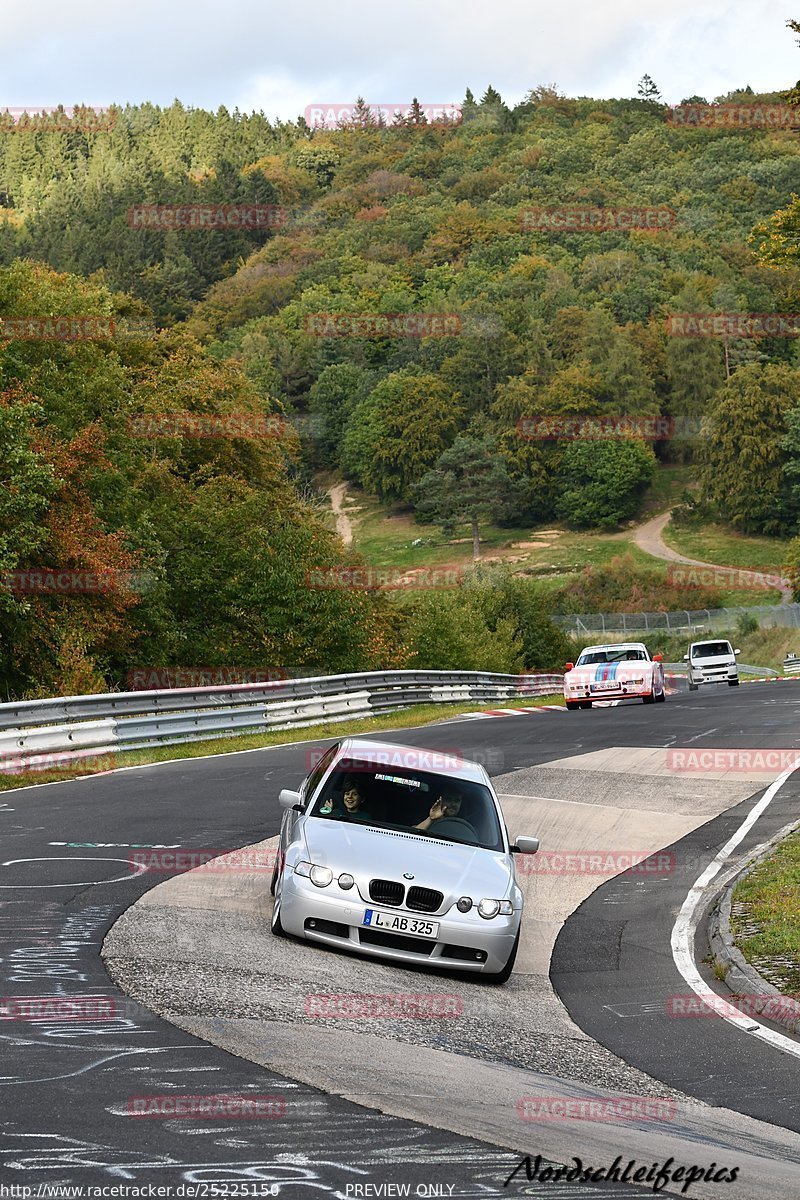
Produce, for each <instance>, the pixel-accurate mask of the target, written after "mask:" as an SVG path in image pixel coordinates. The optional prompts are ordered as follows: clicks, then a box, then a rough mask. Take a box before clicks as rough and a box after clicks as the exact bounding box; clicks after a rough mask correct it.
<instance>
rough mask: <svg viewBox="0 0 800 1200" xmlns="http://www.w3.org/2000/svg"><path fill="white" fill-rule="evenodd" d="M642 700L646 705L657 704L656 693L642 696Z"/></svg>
mask: <svg viewBox="0 0 800 1200" xmlns="http://www.w3.org/2000/svg"><path fill="white" fill-rule="evenodd" d="M642 700H643V701H644V703H645V704H655V702H656V694H655V692H651V693H650V695H649V696H642Z"/></svg>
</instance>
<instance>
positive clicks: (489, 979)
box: [483, 928, 521, 984]
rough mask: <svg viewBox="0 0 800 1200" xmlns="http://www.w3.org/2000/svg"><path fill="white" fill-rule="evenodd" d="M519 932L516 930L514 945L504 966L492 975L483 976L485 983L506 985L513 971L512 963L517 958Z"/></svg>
mask: <svg viewBox="0 0 800 1200" xmlns="http://www.w3.org/2000/svg"><path fill="white" fill-rule="evenodd" d="M520 932H521V928H520V929H518V930H517V936H516V939H515V941H514V945H513V946H512V948H511V953H510V954H509V956H508V959H507V960H506V965H505V966H504V967H503V968H502V970H500V971H495V972H494V973H493V974H492V975H484V976H483V979H484V982H485V983H491V984H500V983H508V980H509V978H510V977H511V972H512V970H513V969H514V961H515V959H516V957H517V951H518V950H519V935H520Z"/></svg>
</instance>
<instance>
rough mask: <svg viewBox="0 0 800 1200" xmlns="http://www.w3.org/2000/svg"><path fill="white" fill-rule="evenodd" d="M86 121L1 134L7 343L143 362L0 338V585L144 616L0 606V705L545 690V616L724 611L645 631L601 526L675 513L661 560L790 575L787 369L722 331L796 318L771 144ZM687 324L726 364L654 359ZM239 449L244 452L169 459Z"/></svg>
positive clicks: (552, 646)
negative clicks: (213, 671) (79, 586)
mask: <svg viewBox="0 0 800 1200" xmlns="http://www.w3.org/2000/svg"><path fill="white" fill-rule="evenodd" d="M718 99H719V100H720V101H721V102H723V103H724V104H729V105H731V104H732V105H734V106H739V108H741V107H742V106H750V110H752V111H762V112H763V111H764V109H763V105H764V104H767V103H772V104H774V103H776V102H778V101H779V100H780V97H778V96H768V97H756V96H753V95H752V93H750V92H748V91H746V90H745V91H742V92H737V93H732V94H731V95H729V96H727V97H720V98H718ZM695 100H697V98H695ZM760 106H761V107H760ZM737 111H738V109H737ZM112 115H113V118H114V119H113V121H111V127H110V128H109V129H108V130H106V131H101V132H81V131H78V130H75V131H72V130H70V131H68V132H67V133H64V132H63V131H61V132H58V131H50V132H31V131H28V132H25V131H23V130H17V131H8V130H6V131H4V132H3V133H2V136H0V264H1V265H0V313H1V314H2V316H3V318H4V319H7V320H10V321H17V322H19V320H20V319H22V318H24V319H26V320H28V321H29V322H30V321H33V324H34V325H36V322H39V321H41V319H42V315H43V314H51V315H53V314H54V315H55V316H58V315H63V316H68V317H70V318H72V319H78V318H80V319H81V320H84V319H87V318H88V319H91V320H92V321H98V320H105V321H111V322H112V323H114V322H115V323H116V324H117V325H118V327H119V329H120V330H121V329H123V327H125V326H126V325H131V326H132V327H135V328H136V329H137V330H138V332H137V333H135V335H134V334H131V333H130V332H129V333H128V334H127V335H126V336H124V337H123V336H122V334H121V333H119V334H115V335H114V336H112V337H110V338H109V337H106V336H105V335H102V334H100V335H95V336H94V337H93V338H91V337H90V338H87V339H86V340H80V339H79V340H74V339H73V340H71V341H70V340H68V341H66V342H64V341H58V340H56V341H52V340H51V341H48V340H47V338H46V336H45V337H44V340H43V336H40V335H38V334H37V335H36V336H33V335H31V334H30V333H27V334H25V335H24V336H20V334H19V330H20V329H21V328H22V327H21V326H20V325H19V324H17V325H11V324H10V325H9V326H8V327H7V329H5V330H4V332H5V335H6V340H5V341H4V343H3V348H2V351H0V418H1V419H2V431H3V439H4V451H5V453H4V460H5V463H6V464H7V465H6V476H5V479H4V484H5V493H4V499H3V501H2V503H1V504H0V568H2V570H3V571H6V572H7V571H12V572H13V571H26V570H30V569H31V568H54V567H62V566H63V567H68V568H70V569H76V570H77V569H81V570H91V571H97V570H100V569H104V568H109V569H113V570H115V571H117V572H118V573H120V574H121V575H124V574H125V573H126V572H127V573H128V574H130V572H135V571H141V572H143V573H144V576H145V577H146V579H147V581H148V582H147V586H146V587H144V588H143V589H140V591H138V592H136V591H135V590H132V589H131V588H121V589H118V590H117V591H116V592H115V593H114V595H102V596H87V595H81V596H80V597H77V598H76V597H74V596H73V597H69V598H67V597H64V596H61V595H49V594H48V595H41V594H37V595H35V596H34V595H29V594H25V595H21V594H20V591H19V587H17V588H16V591H15V589H14V587H10V589H9V587H6V588H4V590H3V592H2V594H1V595H0V675H1V676H2V678H1V679H0V683H2V686H3V687H4V689H5V691H6V694H7V695H9V696H11V695H21V694H32V692H34V691H37V690H43V691H45V692H48V691H50V692H52V691H75V690H81V689H85V690H93V689H95V688H98V687H104V686H112V685H113V686H125V680H126V678H127V677H128V672H129V671H130V670H131V669H133V668H136V667H138V666H141V665H143V664H144V663H147V662H148V661H149V662H152V663H157V664H160V665H162V666H164V667H169V666H170V665H180V664H184V665H187V664H188V662H189V661H190V660H193V661H194V662H195V663H197V664H198V665H199V664H201V663H202V664H203V665H226V666H227V665H232V666H233V665H235V666H237V667H262V668H263V667H264V666H265V665H266V666H268V667H269V669H272V670H276V671H286V672H287V673H292V672H300V671H310V670H314V671H325V670H346V669H350V668H352V669H363V668H366V667H370V666H374V667H380V666H403V665H410V666H416V665H419V666H435V667H447V666H461V667H469V666H475V667H481V668H486V669H498V670H517V669H524V668H535V667H546V666H551V665H554V664H557V663H558V662H559V661H560V660H561V659H562V658H563V652H564V643H563V639H562V638H561V637H560V635H559V634H558V633H557V631H556V630H554V628H553V627H552V626H551V625H550V623H549V622H548V621H547V619H546V614H547V613H548V612H550V611H576V610H578V611H581V608H580V606H581V605H587V604H589V603H595V604H597V605H598V606H602V604H603V603H607V604H609V605H612V606H613V607H615V608H617V609H618V610H619V609H625V608H629V609H630V608H637V607H642V606H644V605H645V604H647V605H650V604H652V605H653V606H654V607H655V606H659V607H663V606H671V605H672V604H673V603H674V604H675V605H677V603H678V601H679V600H680V599H686V602H687V603H688V602H689V599H692V601H693V605H692V606H700V605H708V606H713V604H714V603H717V602H719V603H735V602H737V601H738V602H741V599H742V597H741V596H738V595H737V594H736V593H735V590H734V591H731V590H729V591H727V592H726V591H723V592H720V591H719V589H716V590H714V589H711V590H710V591H709V589H706V591H707V592H708V593H709V594H705V593H704V594H702V595H701V594H700V593H699V592H695V593H693V594H692V595H691V597H689V596H686V597H684V596H680V595H678V594H674V595H673V594H670V595H669V596H667V590H668V589H666V584H665V581H664V567H663V566H657V565H654V564H652V563H650V564H648V563H643V562H642V561H641V559H640V558H637V553H636V550H635V547H631V546H630V544H629V539H628V536H627V533H626V531H627V530H628V528H629V526H630V523H631V522H632V521H634V520H636V519H639V518H640V517H641V515H642V514H643V513H646V512H654V511H660V509H659V504H661V505H662V507H664V506H665V505H666V504H668V503H673V502H674V501H675V500H676V499H677V500H678V501H679V503H678V514H677V516H678V522H679V523H678V524H676V525H675V527H674V528H675V531H676V532H675V536H676V537H678V538H679V539H683V541H685V542H686V543H687V544H689V543H691V544H697V545H701V544H702V543H703V541H704V539H707V538H708V537H710V536H711V534H709V533H708V531H709V530H722V533H721V534H720V535H719V537H722V538H723V541H724V537H726V536H727V534H726V533H725V531H726V530H727V531H729V533H730V534H731V535H732V536H733V535H735V536H737V537H739V538H744V539H745V540H744V541H740V542H739V543H737V545H736V553H737V554H739V555H740V556H744V559H745V561H743V562H739V560H738V559H737V563H738V565H743V566H744V565H747V559H746V556H747V554H748V552H749V551H748V546H751V545H752V546H754V547H756V548H757V551H758V556H759V562H755V563H754V564H753V565H755V566H758V565H759V564H760V562H761V561H762V560H763V561H769V562H770V565H771V566H774V567H775V568H778V567H781V566H784V565H788V566H789V568H790V570H796V569H800V553H798V551H797V544H796V543H792V542H790V541H789V539H791V538H794V537H796V535H797V533H798V530H800V369H799V368H798V361H799V360H798V354H797V344H798V343H797V340H796V338H795V337H794V336H774V337H758V338H756V337H750V336H745V335H744V334H746V333H747V332H748V331H747V330H746V329H743V328H742V326H741V325H739V326H737V325H735V323H734V320H735V316H736V314H739V315H740V316H741V315H746V314H760V313H761V314H763V313H780V312H791V306H792V303H793V302H795V303H796V300H797V297H798V296H800V288H798V280H799V279H800V273H799V270H798V268H800V262H798V261H797V260H796V250H795V249H794V248H793V247H794V243H793V242H792V239H791V233H790V231H791V229H792V228H793V225H792V221H793V220H794V216H793V214H794V212H795V209H794V207H793V206H794V205H795V204H800V201H796V200H793V198H792V197H793V193H792V188H793V187H796V186H797V182H796V181H797V179H798V177H799V176H798V165H799V162H798V160H799V159H800V142H798V139H797V135H796V132H793V131H792V130H791V129H783V128H777V129H776V128H772V127H763V126H759V125H758V122H756V124H755V126H753V127H749V128H748V127H744V126H743V125H742V124H738V125H737V124H734V125H728V126H725V125H720V126H713V127H693V126H691V125H682V124H680V123H677V124H676V122H675V119H674V117H673V116H671V114H670V110H668V109H666V108H664V106H662V105H660V104H658V103H655V102H653V101H648V100H592V99H589V98H579V99H570V98H567V97H564V96H561V95H560V94H558V93H557V92H556V91H555V90H554V89H552V88H543V87H540V88H536V89H534V90H533V91H532V92H531V93H530V94H529V96H528V97H526V99H525V101H524V102H523V103H521V104H519V105H517V106H516V107H514V108H509V107H507V106H506V105H505V104H504V103H503V101H502V99H501V98H500V96H499V95H498V94H497V93H496V92H495V91H494V90H493V89H489V90H488V91H487V93H486V95H485V96H484V97H483V98H482V100H481V101H479V102H476V101H475V100H474V99H473V98H472V97H471V96H470V95H469V94H468V95H467V98H466V100H465V103H464V106H463V120H462V122H461V123H460V124H458V125H455V124H441V125H428V124H426V123H424V122H415V121H414V120H411V121H408V122H404V123H402V124H399V125H397V126H392V127H389V128H386V127H379V126H377V125H375V124H374V123H372V121H371V118H370V115H369V113H367V112H362V113H361V116H360V118H359V120H358V122H357V123H356V124H355V125H351V126H349V127H343V128H339V129H336V130H311V129H309V128H308V127H307V126H306V125H305V123H304V122H303V121H301V120H299V121H298V122H294V123H292V122H289V123H283V124H279V125H274V124H270V122H268V121H267V120H266V119H265V118H264V117H263V115H259V114H254V115H243V114H240V113H236V112H234V113H228V112H226V111H225V110H223V109H220V110H219V111H218V112H217V113H208V112H202V111H200V110H191V109H186V108H184V107H183V106H182V105H180V104H179V103H178V102H176V103H175V104H174V105H172V106H171V107H170V108H168V109H159V108H157V107H155V106H150V105H145V106H139V107H132V106H128V107H126V108H119V109H114V110H112ZM165 206H166V208H165ZM167 209H169V210H170V211H171V212H172V213H173V216H172V217H171V218H170V220H171V221H172V224H170V223H169V222H167V221H166V219H164V218H163V217H162V216H158V221H156V220H155V218H154V220H153V221H149V218H148V219H147V220H145V218H144V217H142V214H143V213H150V214H151V215H152V214H153V213H156V214H163V213H164V212H166V211H167ZM177 210H180V211H181V212H182V213H183V214H184V217H186V214H190V215H189V216H188V217H186V223H184V224H183V225H180V224H178V225H175V220H176V218H175V217H174V212H175V211H177ZM200 213H205V214H206V215H207V214H208V213H212V215H213V214H216V217H219V216H220V214H223V217H224V224H223V225H220V224H218V225H216V226H214V227H211V226H210V225H208V224H205V225H203V224H202V223H200V222H201V218H200V216H198V214H200ZM230 213H233V214H234V216H233V217H230ZM242 213H247V214H250V215H249V216H248V217H247V219H245V218H243V217H242ZM253 213H259V214H261V216H262V217H264V219H263V220H261V219H260V218H259V219H258V220H256V219H255V218H253V220H250V217H252V214H253ZM132 214H133V215H132ZM137 214H138V215H137ZM191 214H194V216H192V215H191ZM226 214H227V215H226ZM236 214H238V215H236ZM216 217H215V219H216ZM181 219H183V218H181ZM202 219H203V220H205V217H203V218H202ZM148 221H149V223H148ZM158 222H160V224H159V223H158ZM787 231H788V232H787ZM710 313H717V314H720V313H723V314H729V316H728V318H726V322H727V323H726V325H725V327H726V328H727V329H728V332H727V334H726V336H724V337H721V336H713V337H703V336H686V330H687V328H688V329H689V330H690V331H694V332H697V326H696V323H695V324H692V320H693V318H691V317H690V316H687V314H710ZM37 328H38V326H37ZM779 332H780V331H779ZM785 332H786V330H784V333H785ZM789 332H792V330H791V329H790V330H789ZM242 414H245V415H246V416H247V419H248V420H256V419H259V418H260V419H262V420H263V419H265V418H269V419H270V421H271V422H273V424H271V425H270V430H269V433H268V435H266V439H265V436H264V435H263V434H260V435H256V436H253V435H250V434H245V435H242V436H239V435H238V434H236V433H235V432H234V433H233V434H224V435H221V434H219V433H216V434H214V436H213V437H209V436H208V435H207V434H203V435H202V436H199V435H198V434H197V427H196V426H194V427H192V428H189V427H187V426H184V427H183V429H182V430H181V429H178V430H177V432H175V431H174V430H173V432H172V433H169V431H167V432H164V430H165V429H166V426H165V425H164V424H163V422H164V419H165V417H166V418H169V419H170V420H174V419H178V418H180V419H181V420H183V419H184V418H186V417H187V416H188V417H191V418H192V419H194V418H196V417H198V416H201V417H202V418H203V419H204V420H206V421H208V420H216V421H217V423H218V425H219V421H220V419H222V418H226V419H227V418H231V419H236V420H239V419H240V418H241V416H242ZM147 421H150V422H151V425H149V426H147V428H148V429H151V432H150V433H143V432H142V431H143V429H144V428H145V426H144V425H143V424H142V422H145V423H146V422H147ZM137 422H138V425H137ZM153 422H154V424H153ZM159 422H161V425H160V426H159ZM293 427H294V428H293ZM159 428H160V429H161V430H162V432H161V433H158V429H159ZM262 428H263V426H262ZM152 429H155V430H156V433H152ZM193 429H194V432H193ZM341 479H343V480H344V481H345V482H346V483H347V484H348V485H349V486H351V487H354V488H356V489H358V493H357V494H358V495H359V497H360V498H362V504H363V506H365V508H366V509H367V510H368V511H367V513H366V514H365V519H364V520H363V521H362V523H361V531H360V533H359V536H357V537H356V539H355V542H354V543H353V544H352V545H350V546H344V545H343V544H342V542H341V541H340V540H339V539H338V538H336V537H335V536H333V526H332V523H331V522H330V519H329V507H328V499H327V496H326V494H325V489H326V487H327V486H329V484H330V481H331V480H341ZM678 481H680V487H681V489H682V490H681V491H679V492H678V493H677V495H676V484H677V482H678ZM367 517H368V519H366V518H367ZM398 523H399V525H402V531H401V533H400V534H399V536H395V532H396V531H397V529H398V528H399V525H398ZM553 527H554V528H555V529H556V530H557V531H558V535H557V538H555V539H554V538H553V536H545V534H546V532H547V531H548V530H550V529H552V528H553ZM393 530H394V531H395V532H393ZM681 531H682V532H681ZM540 532H541V534H542V536H541V538H540V536H539V535H540ZM714 536H716V535H714ZM754 537H758V538H761V539H766V541H765V542H763V543H762V542H758V543H756V542H755V541H753V540H750V541H748V540H747V539H748V538H751V539H752V538H754ZM615 539H616V541H615ZM537 540H541V541H543V542H544V546H531V545H526V543H528V542H536V541H537ZM406 543H408V545H406ZM726 544H727V543H726ZM773 544H774V549H775V552H774V555H773V553H772V549H771V546H772V545H773ZM787 545H788V548H787ZM472 546H474V547H480V548H482V549H483V552H484V554H485V555H486V557H488V558H489V559H490V560H496V561H494V562H492V561H490V562H489V563H488V564H487V565H486V567H485V568H484V570H483V571H482V572H479V573H478V574H477V575H476V576H475V577H474V579H471V580H468V579H464V578H462V577H461V576H459V579H458V581H457V583H456V584H453V586H452V587H451V589H450V591H449V592H448V593H447V594H444V593H442V592H439V593H438V594H435V595H434V594H428V595H426V594H424V593H423V592H422V590H421V589H420V594H418V595H406V596H403V597H399V598H398V597H397V596H396V595H394V594H391V593H389V594H387V593H386V592H385V591H383V590H381V589H380V588H376V587H373V586H371V585H370V586H367V587H366V588H363V587H353V586H349V585H348V586H343V585H340V583H336V584H335V585H334V584H331V582H330V579H329V578H327V577H326V578H325V579H323V580H322V582H319V579H322V576H320V575H319V572H325V571H334V572H339V575H338V576H337V579H339V578H341V579H349V578H351V576H350V575H348V572H349V571H350V570H351V569H352V568H354V567H355V568H359V566H360V565H361V564H363V563H364V562H365V561H366V562H367V563H370V564H373V565H378V566H391V565H393V564H394V565H397V566H402V567H403V568H404V569H405V568H408V567H409V566H411V565H412V564H414V563H420V562H421V563H422V564H423V565H424V564H426V563H442V562H447V561H448V558H449V559H451V560H458V561H460V562H461V561H468V560H469V558H470V548H471V547H472ZM455 547H460V549H458V550H455V551H454V548H455ZM487 551H488V554H486V552H487ZM625 555H628V558H626V557H625ZM631 555H632V556H633V557H631ZM615 557H618V558H619V559H620V562H621V563H622V565H621V566H619V565H618V566H617V567H615V569H614V570H615V572H616V574H614V572H612V575H613V576H614V578H613V580H609V581H606V580H604V579H602V578H601V577H599V576H598V573H597V571H595V573H594V574H592V570H593V569H594V568H592V564H598V565H603V567H604V569H606V567H607V564H608V563H609V561H611V560H612V559H613V558H615ZM711 561H716V560H714V559H712V560H711ZM793 562H794V563H797V564H799V566H798V568H794V567H792V563H793ZM503 564H505V567H504V565H503ZM626 564H628V565H627V566H626ZM509 567H511V568H512V569H514V568H515V569H516V575H514V574H513V573H511V572H509V571H508V569H507V568H509ZM586 568H589V574H586ZM600 575H602V572H601V573H600ZM793 578H794V576H793ZM314 579H317V580H318V582H317V583H314V582H312V583H309V580H312V581H313V580H314ZM626 588H627V590H626ZM772 595H773V593H770V592H769V591H766V592H762V593H760V594H759V595H757V596H753V599H767V600H768V599H770V598H771V597H772ZM659 601H660V603H659ZM681 607H683V605H681ZM584 611H585V609H584ZM287 614H288V615H287ZM12 646H13V647H14V648H15V650H14V656H13V659H12V655H11V649H10V648H11V647H12Z"/></svg>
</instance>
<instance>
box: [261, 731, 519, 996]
mask: <svg viewBox="0 0 800 1200" xmlns="http://www.w3.org/2000/svg"><path fill="white" fill-rule="evenodd" d="M279 803H280V805H281V807H282V808H284V809H285V810H286V811H285V813H284V815H283V820H282V823H281V831H280V843H279V848H278V854H277V856H276V865H275V872H274V875H273V880H272V893H273V895H274V897H275V902H274V906H273V914H272V932H273V933H274V934H275V935H276V936H278V937H283V936H285V935H286V934H292V935H293V936H295V937H299V938H306V939H308V940H310V941H316V942H323V943H325V944H326V945H329V946H338V947H340V948H344V949H347V950H351V951H353V952H355V953H357V954H369V955H377V956H379V957H380V958H386V959H390V960H392V961H393V962H402V963H408V964H414V965H419V964H428V965H430V966H436V967H439V968H449V969H451V970H458V971H470V972H475V973H476V974H480V975H481V977H482V978H483V979H485V980H486V981H487V982H490V981H491V982H494V983H505V981H506V980H507V979H508V977H509V975H510V974H511V969H512V967H513V965H514V959H515V958H516V954H517V947H518V945H519V935H520V922H521V920H522V904H523V899H522V892H521V890H520V888H519V887H518V886H517V881H516V877H515V873H514V855H515V854H535V853H536V851H537V850H538V848H539V842H538V839H537V838H532V837H518V838H517V839H516V842H515V843H514V844H513V845H511V844H510V842H509V837H508V831H507V830H506V826H505V822H504V820H503V814H502V811H501V809H500V805H499V803H498V800H497V796H496V795H495V793H494V790H493V788H492V785H491V781H490V780H489V776H488V775H487V774H486V772H485V771H484V769H483V767H481V766H479V765H478V764H477V763H472V762H465V761H463V760H462V759H461V758H460V757H459V756H456V755H453V754H445V753H443V752H440V751H434V750H421V749H419V748H417V747H413V746H398V745H394V744H393V743H389V742H373V741H367V740H362V739H347V740H345V741H342V742H338V743H337V744H336V745H334V746H331V747H330V748H329V749H328V750H326V752H325V754H324V755H323V756H322V757H321V759H320V761H319V762H318V763H317V765H316V766H315V767H314V769H313V770H312V771H311V773H310V774H309V775H308V777H307V778H306V779H305V780H304V781H303V783H302V785H301V788H300V791H299V792H295V791H289V790H288V789H284V790H283V791H282V792H281V793H280V796H279Z"/></svg>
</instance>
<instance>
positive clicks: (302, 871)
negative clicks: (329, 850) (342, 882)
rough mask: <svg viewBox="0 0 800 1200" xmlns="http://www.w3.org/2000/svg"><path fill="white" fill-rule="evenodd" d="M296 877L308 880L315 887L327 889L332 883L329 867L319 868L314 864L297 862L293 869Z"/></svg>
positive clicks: (331, 873)
mask: <svg viewBox="0 0 800 1200" xmlns="http://www.w3.org/2000/svg"><path fill="white" fill-rule="evenodd" d="M294 871H295V874H296V875H303V876H305V878H306V879H310V880H311V882H312V883H313V884H315V885H316V886H317V887H320V888H323V887H327V886H328V884H329V883H332V882H333V871H332V870H331V869H330V867H320V866H318V865H317V864H316V863H310V862H299V863H298V864H297V866H296V867H295V869H294Z"/></svg>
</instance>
